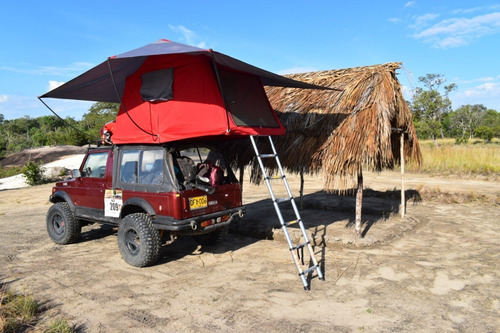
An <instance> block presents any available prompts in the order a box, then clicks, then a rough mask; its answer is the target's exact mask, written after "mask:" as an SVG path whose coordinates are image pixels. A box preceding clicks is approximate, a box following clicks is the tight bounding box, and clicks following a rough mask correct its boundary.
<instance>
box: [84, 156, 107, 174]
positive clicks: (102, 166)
mask: <svg viewBox="0 0 500 333" xmlns="http://www.w3.org/2000/svg"><path fill="white" fill-rule="evenodd" d="M107 159H108V153H107V152H100V153H91V154H89V155H88V156H87V159H86V160H85V165H84V166H83V170H82V177H91V178H104V175H105V173H106V161H107Z"/></svg>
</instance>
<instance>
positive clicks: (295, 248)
mask: <svg viewBox="0 0 500 333" xmlns="http://www.w3.org/2000/svg"><path fill="white" fill-rule="evenodd" d="M268 138H269V143H270V145H271V149H272V154H261V153H260V152H259V149H258V147H257V140H256V138H255V136H250V140H251V141H252V146H253V149H254V151H255V155H256V156H257V160H258V161H259V166H260V169H261V171H262V175H263V176H264V180H265V182H266V185H267V188H268V190H269V194H270V195H271V199H272V201H273V205H274V209H275V210H276V214H277V215H278V219H279V221H280V224H281V226H282V229H283V231H284V233H285V238H286V241H287V243H288V247H289V249H290V253H291V254H292V258H293V261H294V262H295V266H296V267H297V271H298V272H299V277H300V278H301V280H302V283H303V284H304V289H305V290H310V286H309V283H308V282H307V278H306V276H307V275H308V274H309V273H310V272H313V271H314V270H316V272H317V274H318V278H319V279H320V280H323V281H324V279H325V278H324V277H323V273H322V272H321V267H320V266H319V264H318V262H317V260H316V256H315V254H314V250H313V248H312V246H311V242H310V240H309V237H308V236H307V232H306V229H305V228H304V223H303V222H302V218H301V217H300V214H299V210H298V209H297V205H296V204H295V199H294V198H293V195H292V191H291V190H290V186H289V185H288V181H287V179H286V176H285V172H284V171H283V167H282V166H281V162H280V160H279V158H278V154H277V153H276V148H275V147H274V143H273V140H272V138H271V136H268ZM264 158H274V159H275V161H276V164H277V166H278V169H279V172H280V175H279V176H274V177H270V176H269V175H268V174H267V172H266V168H265V167H264V163H263V161H262V159H264ZM279 179H281V180H282V181H283V185H284V186H285V189H286V193H287V194H288V197H286V198H276V195H275V193H274V190H273V187H272V184H271V181H272V180H279ZM288 201H289V202H290V203H291V205H292V207H293V211H294V213H295V217H296V218H295V220H293V221H289V222H285V220H284V219H283V214H282V213H281V208H280V204H281V203H283V202H288ZM296 223H297V224H298V225H299V227H300V230H301V231H302V239H303V240H304V242H303V243H301V244H299V245H294V244H293V242H292V239H291V237H290V234H289V232H288V227H289V226H290V225H292V224H296ZM304 248H307V249H308V251H309V262H310V263H311V264H312V265H311V266H309V267H307V268H306V267H304V263H303V261H302V262H301V260H300V258H299V251H302V252H301V253H302V260H303V258H304V256H303V249H304ZM304 268H305V269H304Z"/></svg>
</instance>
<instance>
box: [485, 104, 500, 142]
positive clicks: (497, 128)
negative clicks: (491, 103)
mask: <svg viewBox="0 0 500 333" xmlns="http://www.w3.org/2000/svg"><path fill="white" fill-rule="evenodd" d="M481 126H486V127H489V128H491V129H492V130H493V137H497V138H500V112H498V111H496V110H493V109H489V110H486V112H485V115H484V117H483V118H482V120H481Z"/></svg>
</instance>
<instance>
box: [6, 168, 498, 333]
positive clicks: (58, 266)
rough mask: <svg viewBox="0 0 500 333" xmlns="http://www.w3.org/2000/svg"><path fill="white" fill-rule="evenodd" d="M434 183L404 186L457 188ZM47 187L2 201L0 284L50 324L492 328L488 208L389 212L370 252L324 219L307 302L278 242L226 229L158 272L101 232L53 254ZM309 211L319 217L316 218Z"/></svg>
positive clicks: (491, 186)
mask: <svg viewBox="0 0 500 333" xmlns="http://www.w3.org/2000/svg"><path fill="white" fill-rule="evenodd" d="M384 177H385V179H384ZM409 178H411V176H409ZM365 179H366V183H367V186H371V187H372V188H377V189H379V190H387V189H393V188H394V187H395V186H397V174H395V173H388V174H382V175H380V176H377V175H368V176H365ZM434 180H435V181H436V182H437V183H438V184H442V185H436V184H435V183H436V182H434V183H433V182H432V180H431V183H425V184H424V180H416V182H417V183H418V184H417V185H415V184H413V185H411V186H414V188H419V189H420V190H422V189H424V188H435V187H437V186H440V187H441V190H442V191H452V192H453V191H455V190H456V191H458V190H459V188H463V187H464V186H465V187H466V182H464V181H459V180H457V179H444V180H443V179H438V178H436V179H434ZM318 182H319V179H316V178H309V179H308V185H309V186H308V187H307V186H306V189H307V188H309V190H310V191H311V192H316V190H317V188H315V186H316V187H317V184H318ZM460 182H462V183H463V185H461V183H460ZM474 182H476V180H474ZM292 183H293V184H294V187H295V188H296V185H297V183H296V180H295V179H293V178H292ZM409 183H410V184H411V179H409ZM420 183H422V184H424V185H422V184H420ZM443 184H444V185H443ZM471 186H472V187H473V188H474V189H475V193H477V194H483V192H484V194H487V195H489V196H492V197H495V196H496V197H498V195H499V194H500V183H499V182H498V181H494V182H491V181H489V182H479V183H475V184H474V185H471ZM50 187H51V185H50V184H49V185H43V186H38V187H33V188H26V189H20V190H9V191H0V238H1V242H0V267H1V269H0V282H1V283H4V284H7V285H8V286H9V287H12V288H15V289H17V290H21V291H26V292H32V293H34V294H36V295H37V297H39V298H40V299H42V300H46V301H47V302H48V303H47V304H48V306H49V307H50V309H49V310H48V313H47V314H48V315H49V316H52V315H55V314H61V315H62V316H63V317H65V318H67V319H68V320H69V321H70V322H73V323H76V325H77V327H79V328H80V329H81V331H82V332H178V331H182V332H213V331H222V332H262V331H269V332H408V331H413V332H431V331H434V332H438V331H439V332H455V331H461V332H498V331H500V321H499V316H498V313H500V301H499V298H500V286H499V281H500V270H499V267H498V265H499V263H500V245H499V244H498V240H499V239H500V223H499V221H500V207H499V206H498V205H495V204H480V203H477V204H440V203H435V202H428V201H425V200H424V201H423V202H421V203H420V204H419V205H409V207H408V213H409V219H408V220H405V221H412V222H411V223H409V222H408V223H409V224H411V227H410V228H402V227H401V226H402V225H404V224H405V223H406V222H405V221H402V220H401V219H400V218H398V217H397V216H391V217H390V218H388V219H382V220H380V221H378V222H377V223H375V224H374V225H373V226H372V227H371V228H370V230H368V232H367V235H366V238H369V237H372V238H373V237H375V240H376V241H374V242H371V244H365V245H366V246H363V244H362V245H361V246H354V245H349V244H348V245H343V244H342V243H349V242H345V241H342V240H345V239H347V238H348V235H350V234H352V233H353V232H354V231H353V230H352V229H346V228H345V225H346V222H348V220H345V219H344V217H340V218H339V217H336V214H340V213H336V212H335V209H333V210H332V211H329V212H328V214H330V216H331V217H332V219H333V220H335V223H333V222H332V223H331V224H330V225H329V226H328V227H324V228H322V227H321V226H324V225H323V224H320V225H316V227H315V228H313V229H310V230H312V231H314V238H315V241H316V244H317V246H316V251H317V252H318V257H319V259H321V260H322V264H323V268H324V272H325V277H326V281H324V282H323V281H319V280H318V279H313V280H312V283H311V289H312V290H311V291H309V292H305V291H303V289H302V285H301V283H300V280H299V278H298V277H297V275H296V270H295V267H294V265H293V263H292V262H291V258H290V254H289V251H288V250H287V246H286V245H285V243H283V242H282V241H280V240H279V239H277V240H274V241H273V240H264V239H257V238H252V237H248V236H243V235H239V234H234V233H232V234H230V235H229V236H228V239H227V241H226V242H225V243H224V244H222V245H220V246H217V247H212V248H205V249H204V248H201V247H199V246H197V245H196V243H195V242H194V241H192V240H191V239H188V238H186V239H180V240H178V241H176V243H174V244H173V245H171V246H168V247H164V248H163V250H162V251H163V252H162V254H163V256H162V260H161V262H160V263H159V264H158V265H155V266H153V267H149V268H143V269H137V268H133V267H131V266H128V265H127V264H126V263H125V262H124V261H123V260H122V259H121V258H120V255H119V253H118V249H117V242H116V233H114V232H113V230H112V229H109V228H102V229H101V228H100V227H99V226H89V227H85V228H84V230H83V239H82V241H81V242H79V243H77V244H73V245H68V246H58V245H55V244H54V243H52V242H51V241H50V239H49V237H48V235H47V233H46V231H45V213H46V211H47V209H48V208H49V203H48V202H47V197H48V195H49V193H50ZM266 191H267V190H266V189H265V188H264V187H260V188H259V187H254V186H250V185H248V184H245V192H244V196H245V198H246V202H247V203H249V204H250V207H252V204H253V203H255V202H258V201H259V200H261V199H263V198H264V197H266ZM258 207H263V206H254V210H256V209H257V210H258ZM261 213H262V212H261ZM249 214H250V212H249ZM262 214H265V215H269V216H273V214H274V212H273V211H264V212H263V213H262ZM307 214H308V216H307V218H308V219H314V217H315V215H314V214H315V213H314V211H313V210H311V209H309V210H308V211H307ZM318 214H319V213H318ZM322 214H323V215H321V216H322V218H323V217H324V213H322ZM342 214H348V212H342ZM249 216H250V217H249V219H250V221H249V222H250V223H251V221H252V215H251V214H250V215H249ZM254 218H255V215H254ZM381 230H385V232H381ZM335 234H341V237H340V241H339V237H337V235H335ZM373 235H375V236H373ZM377 235H378V236H377ZM342 237H344V238H342ZM276 238H278V237H276ZM325 245H326V247H325ZM368 245H370V246H368Z"/></svg>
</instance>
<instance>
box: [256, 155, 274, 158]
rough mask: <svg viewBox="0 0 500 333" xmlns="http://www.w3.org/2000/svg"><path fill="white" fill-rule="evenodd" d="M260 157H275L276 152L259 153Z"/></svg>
mask: <svg viewBox="0 0 500 333" xmlns="http://www.w3.org/2000/svg"><path fill="white" fill-rule="evenodd" d="M259 156H260V158H270V157H276V154H259Z"/></svg>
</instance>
